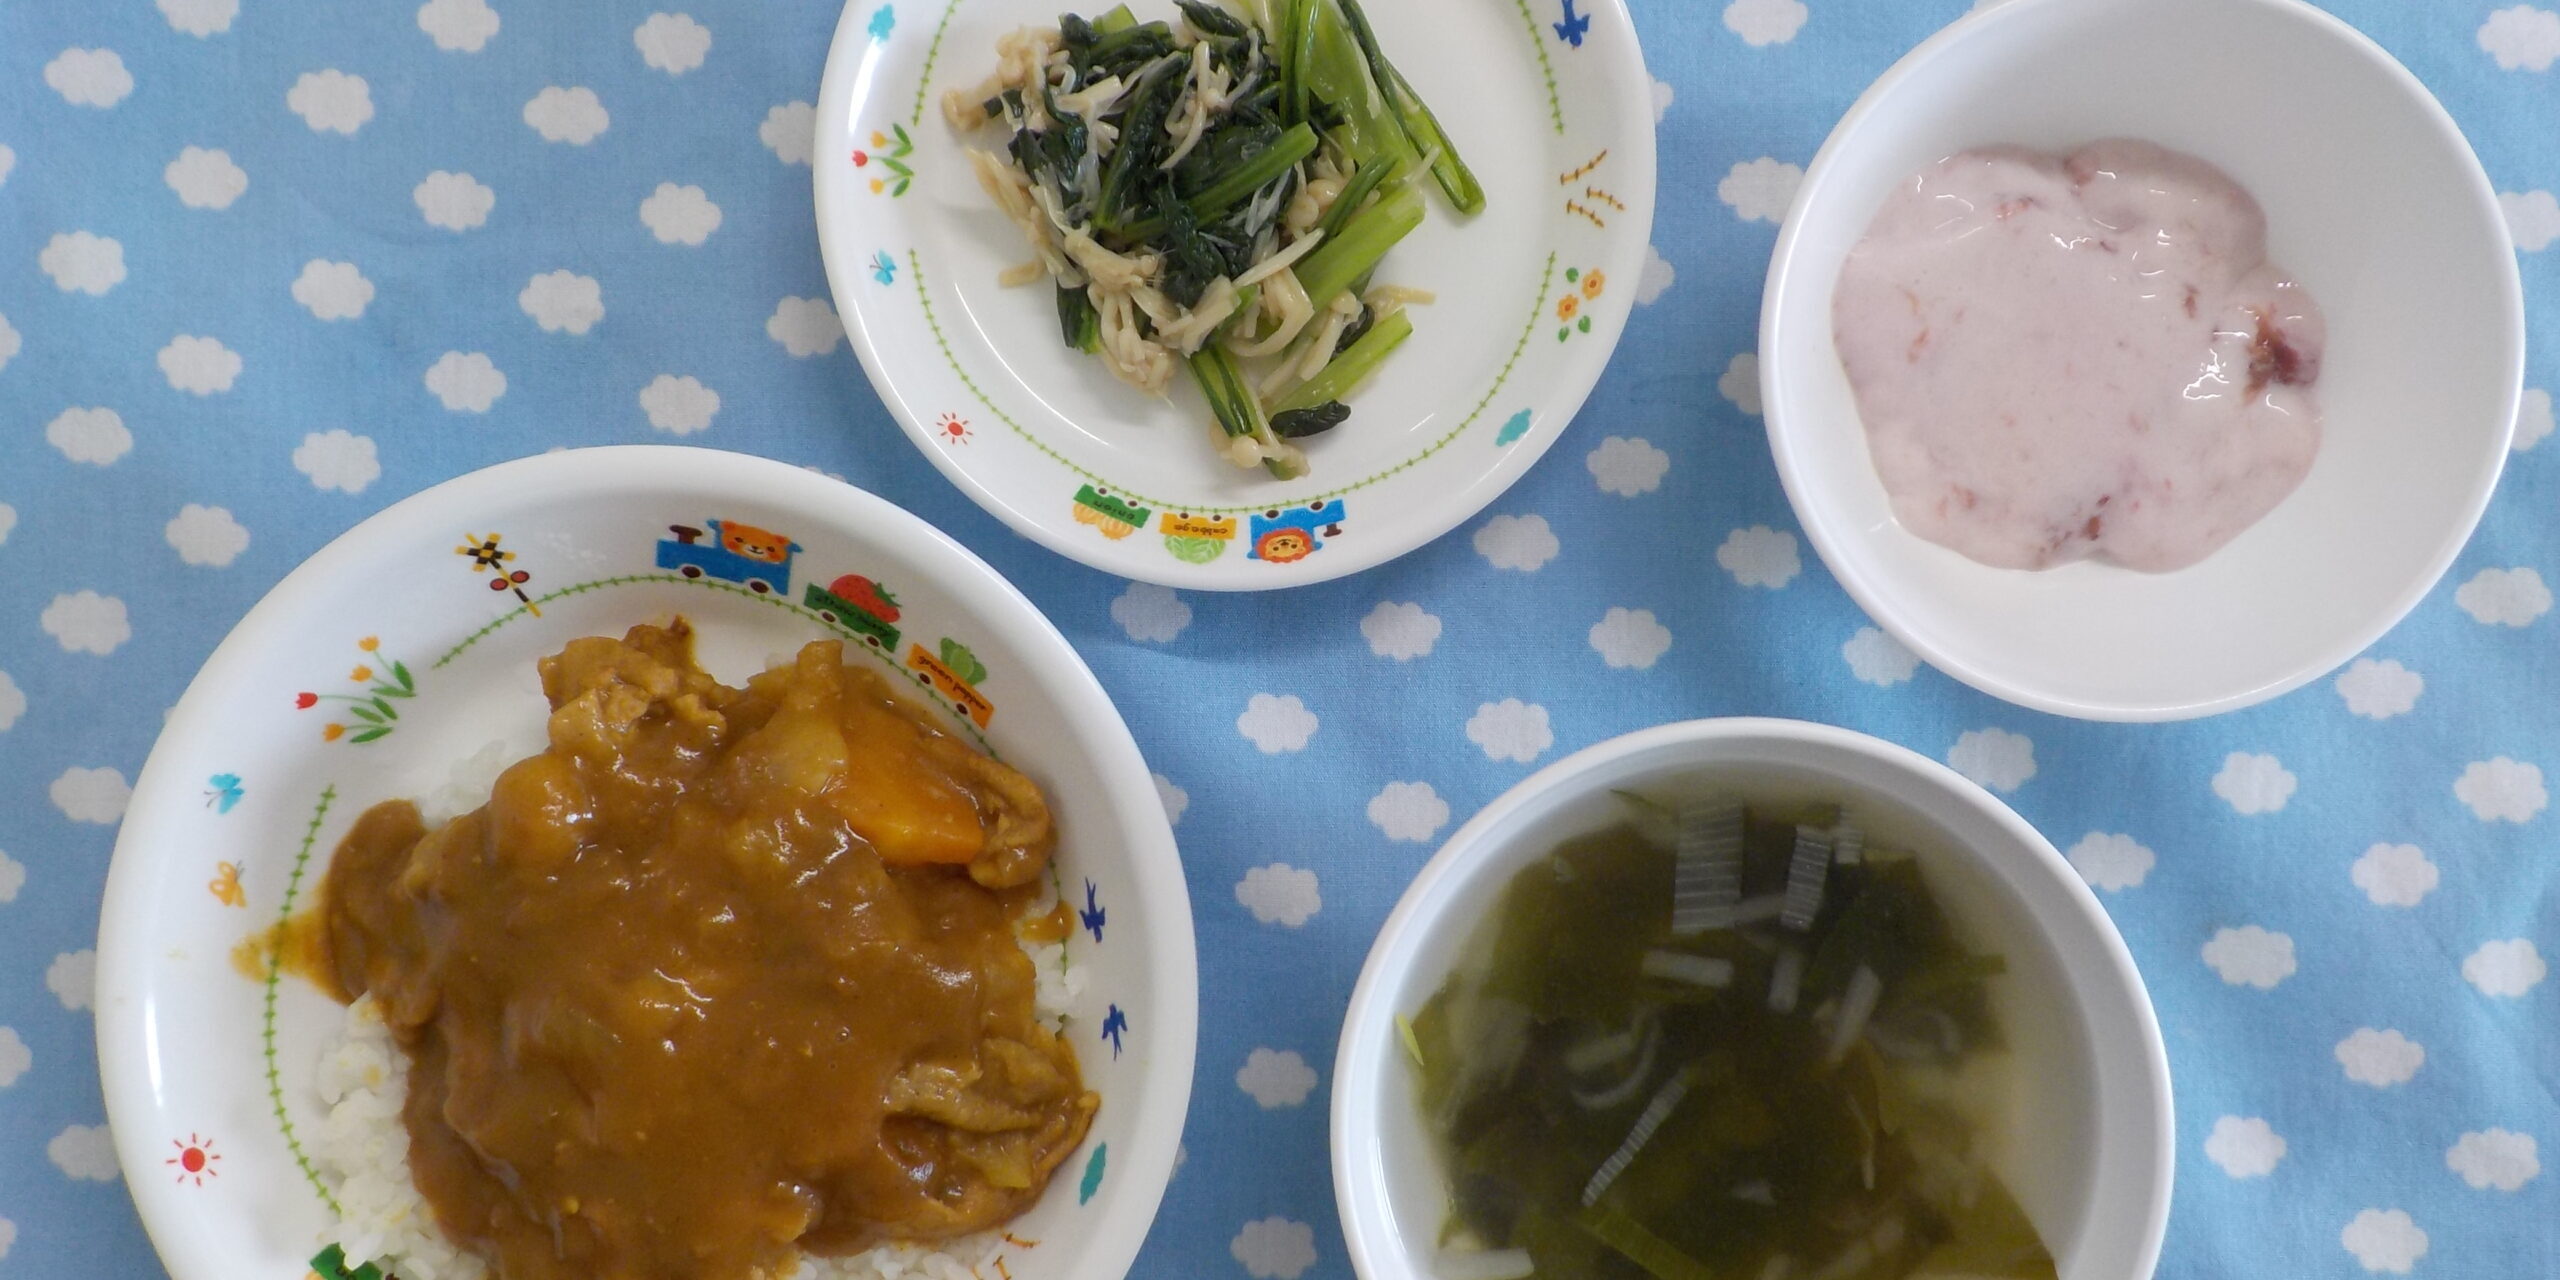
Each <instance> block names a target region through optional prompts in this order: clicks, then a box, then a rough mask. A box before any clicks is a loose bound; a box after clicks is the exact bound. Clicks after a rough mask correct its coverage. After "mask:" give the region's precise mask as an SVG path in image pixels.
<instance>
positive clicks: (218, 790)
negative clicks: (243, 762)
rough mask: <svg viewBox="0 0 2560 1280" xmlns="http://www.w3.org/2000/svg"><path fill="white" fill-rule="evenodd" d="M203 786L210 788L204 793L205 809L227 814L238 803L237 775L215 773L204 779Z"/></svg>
mask: <svg viewBox="0 0 2560 1280" xmlns="http://www.w3.org/2000/svg"><path fill="white" fill-rule="evenodd" d="M205 785H206V786H207V787H208V788H210V789H209V790H207V791H206V792H205V793H204V807H205V808H208V809H211V810H213V811H214V812H215V813H229V812H231V807H232V806H233V805H236V804H238V803H240V795H241V791H240V775H239V774H236V773H217V774H215V775H213V776H212V777H210V778H207V779H205Z"/></svg>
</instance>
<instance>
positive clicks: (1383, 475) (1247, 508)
mask: <svg viewBox="0 0 2560 1280" xmlns="http://www.w3.org/2000/svg"><path fill="white" fill-rule="evenodd" d="M907 265H908V270H909V274H910V276H911V277H912V280H913V283H914V285H915V289H916V301H917V302H918V303H919V304H920V305H922V307H923V308H924V323H925V327H926V328H927V329H929V330H931V331H932V333H933V343H934V345H935V346H936V347H938V348H940V349H941V351H942V359H943V362H944V363H946V364H948V365H950V366H951V372H952V373H953V374H955V375H957V376H958V377H959V379H960V385H962V386H964V387H967V388H968V389H969V394H971V395H973V396H976V397H977V398H978V403H979V404H982V405H985V406H986V408H987V412H989V413H992V414H994V415H995V416H996V418H997V420H998V421H1000V422H1002V423H1004V425H1006V426H1007V427H1010V428H1012V429H1013V433H1014V434H1015V435H1017V436H1020V437H1021V438H1022V440H1023V441H1024V443H1026V444H1029V445H1030V446H1031V447H1032V448H1034V449H1037V450H1039V451H1040V452H1042V453H1044V454H1047V455H1048V456H1049V458H1050V460H1051V461H1054V462H1056V463H1057V464H1058V465H1059V466H1062V467H1065V468H1066V469H1067V470H1069V471H1072V472H1074V473H1075V474H1077V475H1079V476H1082V477H1084V478H1085V479H1087V480H1089V481H1092V482H1093V483H1095V484H1097V485H1100V486H1102V487H1103V488H1106V489H1110V490H1113V491H1116V492H1118V493H1120V494H1122V495H1124V496H1126V497H1128V498H1131V499H1133V500H1135V501H1137V502H1140V503H1143V504H1145V505H1147V506H1151V507H1161V508H1166V509H1170V510H1174V511H1179V512H1182V513H1184V514H1191V513H1195V512H1196V513H1198V514H1201V515H1213V516H1214V515H1242V514H1244V513H1247V512H1252V511H1267V510H1270V509H1271V508H1273V507H1291V506H1297V505H1299V504H1302V503H1315V502H1323V501H1325V500H1326V499H1329V498H1339V497H1342V496H1343V495H1345V494H1349V493H1354V492H1357V491H1359V490H1361V489H1366V488H1368V487H1369V486H1371V485H1373V484H1376V483H1378V482H1379V481H1382V480H1385V479H1387V478H1388V477H1389V476H1393V475H1395V474H1397V473H1398V472H1401V471H1405V470H1408V469H1410V468H1412V467H1414V466H1417V465H1419V464H1420V463H1422V462H1423V461H1424V460H1426V459H1428V458H1430V457H1431V456H1432V455H1433V454H1436V453H1438V452H1440V451H1441V450H1442V449H1444V448H1446V447H1448V445H1449V443H1450V442H1451V441H1453V440H1456V439H1457V438H1458V437H1459V436H1460V435H1461V434H1463V433H1464V432H1465V431H1466V429H1467V428H1469V427H1471V426H1474V425H1475V422H1476V419H1478V418H1480V417H1482V416H1484V410H1485V406H1486V405H1489V404H1491V403H1493V398H1494V397H1495V396H1496V395H1499V394H1501V392H1502V388H1503V385H1504V384H1505V383H1507V382H1509V381H1510V380H1511V373H1512V370H1513V369H1515V368H1516V367H1518V365H1519V363H1520V356H1521V353H1522V352H1524V351H1526V350H1528V347H1529V335H1530V334H1532V333H1535V332H1536V331H1537V329H1538V325H1539V323H1540V322H1541V320H1542V319H1543V317H1544V316H1545V315H1546V312H1547V294H1548V291H1549V290H1550V289H1552V288H1554V286H1555V274H1556V255H1555V251H1554V250H1552V249H1551V250H1548V251H1547V261H1546V265H1545V266H1543V267H1541V268H1540V269H1539V274H1538V297H1537V300H1536V301H1535V302H1533V303H1531V304H1530V307H1529V319H1528V322H1527V323H1526V324H1523V325H1522V326H1521V327H1520V337H1519V339H1518V340H1517V341H1515V342H1513V343H1512V344H1511V354H1510V356H1509V357H1508V358H1506V359H1505V360H1503V362H1502V368H1501V370H1500V371H1499V372H1497V373H1495V374H1494V375H1493V383H1492V385H1490V386H1488V387H1486V388H1485V391H1484V397H1483V398H1482V399H1480V400H1478V401H1476V404H1475V408H1473V409H1470V410H1468V411H1467V416H1466V417H1464V418H1462V419H1459V421H1458V425H1456V426H1454V427H1451V428H1450V429H1449V430H1448V432H1447V433H1446V434H1444V435H1442V436H1441V437H1440V438H1439V439H1437V440H1434V441H1432V442H1431V443H1430V444H1429V445H1428V446H1425V447H1424V448H1423V450H1422V451H1421V452H1420V453H1416V454H1414V455H1413V456H1411V457H1409V458H1406V459H1405V460H1403V461H1402V462H1399V463H1397V464H1395V465H1394V466H1392V467H1389V468H1387V469H1386V470H1384V471H1379V472H1376V473H1374V474H1371V475H1369V476H1365V477H1363V478H1361V479H1359V480H1355V481H1352V482H1351V483H1350V484H1346V485H1344V486H1342V487H1341V488H1338V489H1328V490H1326V491H1324V492H1322V493H1316V494H1301V495H1298V496H1296V497H1291V498H1284V499H1273V500H1271V501H1267V502H1256V503H1251V504H1247V505H1243V506H1192V505H1188V504H1184V503H1180V502H1173V501H1168V500H1166V499H1163V498H1157V497H1151V496H1149V495H1147V494H1143V493H1140V492H1138V491H1137V490H1135V489H1131V488H1129V487H1128V486H1126V485H1122V484H1118V483H1116V482H1114V481H1111V480H1109V479H1106V478H1104V477H1103V476H1101V475H1100V474H1098V473H1096V472H1093V471H1089V470H1087V469H1085V468H1084V467H1082V466H1079V465H1077V464H1076V463H1075V462H1074V461H1072V460H1070V459H1069V458H1068V457H1067V456H1066V455H1065V454H1063V453H1060V452H1058V451H1057V450H1056V449H1054V448H1051V447H1050V446H1049V444H1048V442H1047V441H1044V440H1042V439H1040V438H1039V437H1038V436H1035V435H1033V434H1032V433H1031V432H1030V431H1029V430H1027V429H1025V428H1024V427H1023V425H1022V424H1021V423H1019V422H1016V421H1014V420H1013V415H1012V414H1009V413H1006V412H1005V411H1004V410H1003V409H1002V408H1000V407H998V406H997V404H996V402H995V401H994V400H993V399H990V398H989V397H988V395H987V393H986V390H985V389H984V388H982V387H980V386H979V385H978V380H977V379H975V378H973V377H970V376H969V371H968V369H966V368H964V367H962V365H961V363H960V357H959V356H958V355H957V354H956V353H954V352H953V351H952V349H951V340H950V338H949V337H948V336H947V335H946V334H944V333H943V331H942V321H941V320H940V319H939V318H938V317H936V316H935V315H934V313H933V293H932V291H931V290H930V289H928V288H927V287H926V285H925V276H924V256H923V255H922V254H921V253H919V252H918V251H917V250H914V249H909V250H907ZM439 665H441V664H439Z"/></svg>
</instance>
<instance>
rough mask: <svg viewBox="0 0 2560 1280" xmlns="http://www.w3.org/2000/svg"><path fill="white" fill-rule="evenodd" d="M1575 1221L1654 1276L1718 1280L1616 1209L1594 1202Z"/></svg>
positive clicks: (1662, 1279)
mask: <svg viewBox="0 0 2560 1280" xmlns="http://www.w3.org/2000/svg"><path fill="white" fill-rule="evenodd" d="M1574 1221H1575V1222H1576V1223H1577V1224H1578V1225H1579V1226H1581V1228H1582V1229H1583V1230H1585V1231H1588V1232H1590V1233H1591V1235H1592V1237H1593V1238H1594V1239H1597V1240H1598V1241H1599V1242H1600V1243H1602V1244H1605V1245H1607V1246H1609V1247H1610V1248H1612V1249H1615V1250H1617V1251H1618V1252H1619V1253H1621V1254H1624V1255H1626V1258H1627V1261H1629V1262H1632V1263H1634V1264H1636V1265H1637V1266H1639V1267H1642V1268H1644V1269H1645V1271H1646V1272H1647V1273H1648V1274H1650V1275H1652V1276H1653V1278H1654V1280H1719V1277H1718V1276H1717V1275H1716V1273H1715V1271H1714V1269H1713V1268H1710V1267H1708V1266H1707V1265H1706V1264H1705V1263H1702V1262H1700V1261H1698V1260H1697V1259H1695V1258H1692V1257H1690V1256H1689V1255H1688V1254H1686V1253H1683V1252H1681V1251H1680V1247H1679V1246H1678V1245H1675V1244H1673V1243H1671V1242H1670V1241H1668V1240H1665V1239H1663V1238H1662V1237H1660V1236H1658V1235H1655V1234H1654V1233H1653V1232H1652V1230H1650V1229H1649V1228H1647V1227H1646V1226H1645V1225H1644V1224H1643V1223H1641V1222H1638V1221H1636V1220H1635V1219H1634V1218H1632V1217H1629V1216H1628V1215H1626V1214H1624V1213H1621V1212H1619V1211H1618V1210H1616V1209H1612V1208H1609V1207H1607V1206H1604V1205H1595V1206H1593V1207H1592V1208H1589V1209H1586V1210H1584V1211H1583V1213H1582V1216H1581V1217H1579V1218H1576V1219H1575V1220H1574Z"/></svg>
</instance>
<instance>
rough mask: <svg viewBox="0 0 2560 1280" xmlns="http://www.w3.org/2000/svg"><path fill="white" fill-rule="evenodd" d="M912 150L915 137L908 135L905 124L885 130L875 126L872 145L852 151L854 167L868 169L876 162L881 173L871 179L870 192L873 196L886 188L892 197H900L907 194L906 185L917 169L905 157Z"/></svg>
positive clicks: (913, 177)
mask: <svg viewBox="0 0 2560 1280" xmlns="http://www.w3.org/2000/svg"><path fill="white" fill-rule="evenodd" d="M915 149H916V144H915V140H914V139H912V138H909V137H908V136H907V127H906V126H905V125H902V124H896V123H892V124H891V125H890V126H889V132H888V133H882V132H880V131H879V130H877V129H874V130H872V131H871V145H870V146H869V147H868V148H865V149H862V150H858V151H855V152H854V153H853V167H855V168H857V169H867V168H870V167H871V166H872V165H875V164H876V165H878V166H880V168H881V169H882V170H883V171H884V172H883V173H882V174H881V176H878V177H875V178H873V179H872V180H871V194H873V195H875V196H876V195H879V194H881V193H882V192H883V191H885V192H887V193H888V194H889V195H890V196H892V197H896V196H902V195H905V194H906V193H907V186H908V184H910V183H912V182H914V181H915V177H916V171H915V170H914V169H912V168H909V167H908V165H907V157H908V156H911V155H913V154H915Z"/></svg>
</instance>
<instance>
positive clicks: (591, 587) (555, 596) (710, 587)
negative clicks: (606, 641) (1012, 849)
mask: <svg viewBox="0 0 2560 1280" xmlns="http://www.w3.org/2000/svg"><path fill="white" fill-rule="evenodd" d="M641 582H663V583H673V584H675V585H677V586H685V587H700V588H702V589H704V590H707V591H725V592H727V593H728V594H730V595H733V596H737V597H739V598H741V599H746V600H754V601H757V602H759V603H762V604H767V605H771V606H773V607H774V608H776V609H780V610H783V611H784V612H787V613H792V614H797V615H799V616H800V617H802V618H804V619H807V620H808V621H811V622H814V623H817V624H818V625H819V626H821V627H824V628H825V629H826V630H827V631H828V632H829V633H830V634H834V635H840V636H845V637H849V638H851V639H854V640H857V641H859V640H861V639H863V637H862V635H861V634H860V633H858V632H855V631H853V630H852V629H851V628H848V627H845V626H843V625H841V624H839V623H838V622H837V621H836V620H835V619H834V618H832V617H829V616H828V615H826V614H823V613H819V612H817V611H816V610H813V609H805V608H802V607H801V606H799V605H796V604H793V603H791V602H790V601H788V600H785V599H783V598H782V597H781V596H780V595H779V594H773V593H767V592H761V591H751V590H749V589H747V588H745V587H742V586H739V585H737V584H735V583H730V582H719V581H715V580H713V579H710V578H688V577H685V576H684V575H682V574H675V573H626V574H620V575H617V576H614V577H610V578H591V579H589V580H587V581H585V582H581V583H578V584H576V585H574V586H567V587H562V588H560V589H559V590H557V591H553V592H550V593H549V594H546V595H542V596H537V597H535V598H534V601H533V604H535V605H545V604H549V603H551V602H552V601H554V600H559V599H563V598H565V597H568V596H575V595H584V594H586V593H587V592H590V591H597V590H601V589H603V588H605V587H620V586H629V585H631V584H633V583H641ZM530 611H531V606H528V605H517V606H516V607H515V608H513V609H510V610H508V611H506V612H505V613H502V614H499V615H498V616H497V617H495V618H493V619H491V620H490V621H489V623H488V625H486V626H483V627H481V628H480V629H479V630H477V631H474V632H472V633H471V634H470V635H467V636H464V637H463V638H462V639H461V640H460V641H459V642H457V643H456V644H455V645H454V646H453V647H452V648H451V649H447V650H445V653H444V656H443V657H441V658H438V659H436V660H435V662H434V664H433V665H431V666H430V667H428V670H430V671H442V670H444V668H445V667H446V665H447V664H449V663H451V662H452V661H453V660H454V659H456V658H459V657H461V656H462V655H463V652H464V651H465V650H468V649H469V648H471V646H473V645H476V644H478V643H480V642H481V641H482V640H484V639H487V638H488V636H489V635H490V633H492V632H494V631H496V630H497V629H498V628H500V627H503V626H505V625H507V624H508V623H510V622H513V621H515V620H516V619H518V618H521V617H524V616H526V615H527V614H528V613H529V612H530ZM852 647H853V648H854V649H856V650H859V651H860V652H862V653H865V654H868V655H870V657H871V660H872V661H874V662H877V663H879V664H881V665H882V666H885V667H887V668H889V670H890V671H892V672H894V673H896V674H897V675H898V677H899V682H898V683H899V684H900V685H901V686H902V687H903V686H906V685H915V686H916V687H917V688H919V689H921V690H923V691H924V692H925V693H927V694H929V695H931V696H932V698H933V700H934V702H936V703H937V704H939V705H940V706H941V707H942V708H943V709H945V710H947V711H949V712H950V713H951V719H952V723H954V724H957V725H959V726H960V729H961V731H962V732H964V733H967V734H968V735H969V737H970V738H972V739H974V740H975V741H976V742H977V744H978V749H979V750H980V751H984V752H986V753H987V754H988V755H989V756H994V755H995V754H996V750H995V748H994V747H993V746H992V745H990V744H989V743H988V742H987V736H986V735H985V734H984V733H982V732H980V731H979V729H978V724H977V722H976V721H974V720H971V719H970V718H969V713H968V712H967V711H965V710H963V709H961V708H960V707H958V706H957V705H954V704H953V703H952V701H951V700H950V699H949V698H946V697H943V696H942V691H941V690H939V689H936V688H934V687H933V686H932V685H930V684H923V683H919V682H917V681H915V680H914V679H912V678H910V677H909V676H908V672H907V669H906V668H905V667H903V666H900V665H899V664H898V659H897V657H896V655H894V654H886V653H883V652H881V651H880V650H877V649H874V648H872V647H871V646H870V645H867V644H856V645H854V646H852ZM999 758H1000V757H999Z"/></svg>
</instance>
